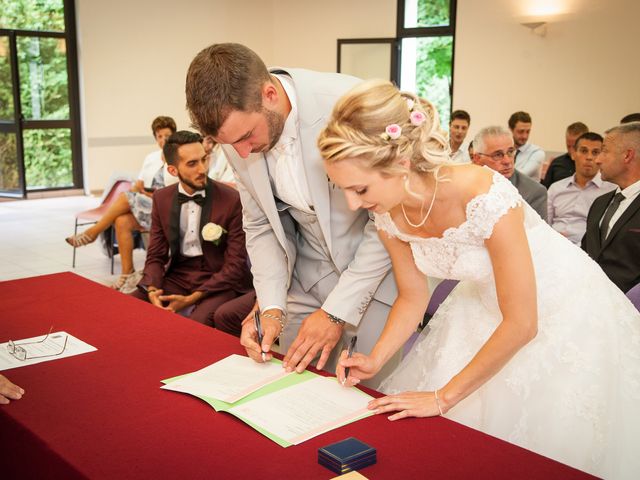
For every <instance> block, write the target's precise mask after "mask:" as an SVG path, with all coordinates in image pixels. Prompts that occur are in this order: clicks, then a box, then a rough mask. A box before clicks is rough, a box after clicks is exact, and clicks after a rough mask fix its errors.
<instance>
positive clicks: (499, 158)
mask: <svg viewBox="0 0 640 480" xmlns="http://www.w3.org/2000/svg"><path fill="white" fill-rule="evenodd" d="M516 151H517V150H516V149H515V148H510V149H509V150H507V151H506V152H503V151H502V150H498V151H497V152H493V153H481V152H476V153H477V154H478V155H484V156H485V157H491V158H492V159H493V160H494V161H496V162H501V161H502V160H504V157H505V155H506V156H507V157H509V158H513V157H515V155H516Z"/></svg>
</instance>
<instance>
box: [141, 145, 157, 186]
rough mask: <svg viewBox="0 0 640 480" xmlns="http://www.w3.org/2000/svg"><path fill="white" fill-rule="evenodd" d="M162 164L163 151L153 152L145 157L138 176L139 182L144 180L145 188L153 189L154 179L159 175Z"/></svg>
mask: <svg viewBox="0 0 640 480" xmlns="http://www.w3.org/2000/svg"><path fill="white" fill-rule="evenodd" d="M162 164H163V161H162V150H156V151H155V152H151V153H150V154H149V155H147V156H146V157H145V159H144V162H142V168H141V169H140V173H139V174H138V180H142V182H143V183H144V186H145V187H147V188H149V187H151V182H152V181H153V177H154V176H155V174H156V173H158V170H160V167H162Z"/></svg>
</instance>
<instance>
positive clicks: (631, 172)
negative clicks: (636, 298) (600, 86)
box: [582, 122, 640, 292]
mask: <svg viewBox="0 0 640 480" xmlns="http://www.w3.org/2000/svg"><path fill="white" fill-rule="evenodd" d="M596 163H597V164H598V165H599V166H600V173H601V175H602V179H603V180H606V181H609V182H611V183H615V184H616V185H617V186H618V188H616V189H615V190H614V191H611V192H609V193H606V194H604V195H602V196H600V197H598V198H596V200H595V201H594V202H593V205H591V209H590V210H589V215H588V216H587V232H586V233H585V235H584V238H583V239H582V248H583V249H584V250H585V251H586V252H587V253H588V254H589V255H590V256H591V258H593V259H594V260H595V261H596V262H598V264H599V265H600V266H601V267H602V270H604V273H606V274H607V276H608V277H609V278H610V279H611V281H612V282H613V283H615V284H616V285H617V286H618V287H619V288H620V289H621V290H622V291H623V292H627V291H629V290H630V289H631V288H632V287H633V286H634V285H636V284H638V283H640V122H632V123H626V124H624V125H619V126H617V127H613V128H611V129H609V130H607V132H606V136H605V138H604V142H603V144H602V153H601V154H600V156H599V157H598V159H597V160H596Z"/></svg>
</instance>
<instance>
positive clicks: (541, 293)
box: [375, 173, 640, 479]
mask: <svg viewBox="0 0 640 480" xmlns="http://www.w3.org/2000/svg"><path fill="white" fill-rule="evenodd" d="M520 204H522V205H524V208H525V229H526V233H527V238H528V240H529V247H530V249H531V254H532V258H533V263H534V267H535V274H536V284H537V301H538V334H537V336H536V337H535V338H534V339H533V340H532V341H531V342H530V343H528V344H527V345H526V346H524V347H523V348H522V349H521V350H520V351H519V352H518V353H517V354H516V355H515V356H514V357H513V358H512V359H511V360H510V361H509V362H508V363H507V364H506V365H505V366H504V367H503V368H502V369H501V370H500V372H498V373H497V374H496V375H495V376H494V377H492V378H491V379H490V380H489V381H487V382H486V383H485V384H484V385H483V386H481V387H480V388H479V389H478V390H477V391H475V392H474V393H472V394H471V395H469V396H468V397H467V398H466V399H464V400H463V401H461V402H460V403H458V404H457V405H455V406H454V407H453V408H452V409H451V410H450V411H449V412H448V413H447V414H446V415H445V417H447V418H449V419H451V420H454V421H456V422H459V423H462V424H464V425H467V426H469V427H472V428H474V429H477V430H480V431H483V432H485V433H488V434H490V435H493V436H496V437H498V438H501V439H503V440H506V441H508V442H511V443H514V444H516V445H520V446H521V447H524V448H527V449H529V450H533V451H534V452H537V453H540V454H542V455H545V456H547V457H551V458H553V459H555V460H558V461H560V462H562V463H565V464H568V465H571V466H573V467H575V468H578V469H580V470H584V471H587V472H589V473H592V474H595V475H598V476H601V477H604V478H612V479H613V478H615V479H617V478H634V479H639V478H640V448H639V447H638V446H637V445H638V444H637V443H636V442H638V441H640V314H639V313H638V311H637V310H636V309H635V308H634V306H633V305H632V304H631V302H630V301H629V300H628V299H627V298H626V296H625V295H624V294H623V293H622V292H621V291H620V290H619V289H618V288H617V287H616V286H615V285H614V284H613V283H611V281H609V279H608V278H607V277H606V275H605V274H604V273H603V272H602V270H601V269H600V267H599V266H598V265H597V264H596V263H595V262H593V261H592V260H591V259H590V258H589V257H588V256H587V254H586V253H584V252H583V251H582V250H580V249H579V248H578V247H576V246H575V245H573V244H572V243H571V242H570V241H569V240H567V239H566V238H564V237H563V236H561V235H560V234H559V233H557V232H556V231H554V230H553V229H552V228H551V227H550V226H548V225H547V224H546V223H545V222H544V221H543V220H542V219H541V218H540V217H539V216H538V214H537V213H535V211H534V210H533V209H531V208H530V207H529V206H528V205H526V203H525V202H524V200H523V199H522V197H520V195H519V194H518V191H517V190H516V189H515V188H514V187H513V186H512V184H511V183H510V182H509V181H508V180H506V179H505V178H504V177H503V176H502V175H500V174H499V173H495V174H494V176H493V183H492V186H491V188H490V189H489V191H488V192H487V193H485V194H482V195H478V196H477V197H475V198H474V199H472V200H471V201H470V202H469V204H468V205H467V208H466V215H467V218H466V221H465V222H464V223H463V224H462V225H460V226H459V227H456V228H450V229H448V230H446V231H445V232H444V234H443V236H442V237H441V238H428V239H425V238H420V237H416V236H412V235H408V234H404V233H402V232H400V231H399V229H398V228H397V226H396V225H395V224H394V223H393V221H392V220H391V217H390V216H389V214H388V213H385V214H383V215H376V218H375V220H376V226H377V227H378V229H381V230H384V231H385V232H386V233H387V234H388V235H390V236H395V237H398V238H399V239H400V240H403V241H405V242H408V243H409V244H410V245H411V249H412V252H413V257H414V261H415V263H416V265H417V266H418V268H419V269H420V270H421V271H422V272H423V273H424V274H425V275H428V276H434V277H438V278H449V279H458V280H460V283H459V284H458V285H457V286H456V288H455V289H454V290H453V291H452V292H451V294H450V295H449V296H448V297H447V299H446V300H445V301H444V302H443V303H442V304H441V305H440V307H439V309H438V311H437V312H436V314H435V315H434V317H433V318H432V319H431V321H430V322H429V328H428V329H426V330H428V333H426V334H425V333H424V332H423V334H421V336H420V337H419V339H418V340H417V341H416V343H415V344H414V347H413V349H412V351H411V352H410V353H409V355H408V356H407V357H406V358H405V359H404V360H403V362H402V364H401V365H400V366H399V367H398V368H397V369H396V371H395V372H394V373H393V374H392V375H391V376H390V377H389V378H388V379H387V380H386V381H385V382H384V383H383V384H382V385H381V387H380V389H381V390H382V391H383V392H385V393H388V394H390V393H399V392H403V391H415V390H418V391H433V390H435V389H436V388H441V387H443V386H444V385H445V384H446V383H447V382H448V381H449V380H450V379H451V378H452V377H453V376H454V375H455V374H456V373H458V372H459V371H460V370H462V369H463V368H464V367H465V365H467V363H468V362H469V361H470V360H471V359H472V358H473V356H474V355H475V354H476V352H477V351H478V350H479V349H480V348H481V346H482V345H483V344H484V342H485V341H486V340H487V339H488V338H489V336H490V335H491V334H492V332H493V331H494V329H495V328H496V327H497V326H498V324H499V323H500V321H501V318H502V315H501V312H500V309H499V307H498V303H497V299H496V288H495V282H494V276H493V270H492V267H491V261H490V258H489V253H488V251H487V249H486V248H485V246H484V240H485V239H487V238H489V237H490V236H491V234H492V230H493V227H494V225H495V224H496V223H497V221H498V220H499V219H500V217H501V216H502V215H504V214H505V213H506V212H507V211H508V210H509V209H510V208H512V207H515V206H517V205H520ZM639 254H640V252H639Z"/></svg>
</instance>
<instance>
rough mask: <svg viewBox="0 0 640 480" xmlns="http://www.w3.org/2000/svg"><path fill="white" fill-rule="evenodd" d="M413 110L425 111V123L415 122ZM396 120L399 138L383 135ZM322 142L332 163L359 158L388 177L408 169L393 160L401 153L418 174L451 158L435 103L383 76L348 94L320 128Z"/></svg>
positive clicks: (431, 169) (322, 151) (322, 153)
mask: <svg viewBox="0 0 640 480" xmlns="http://www.w3.org/2000/svg"><path fill="white" fill-rule="evenodd" d="M411 103H412V104H413V108H412V110H410V104H411ZM411 111H414V112H415V111H419V112H422V113H423V114H424V116H425V120H424V122H422V124H420V125H417V126H416V125H414V124H413V123H411V118H410V115H411ZM392 124H396V125H398V126H399V127H400V128H401V130H402V133H401V135H400V137H399V138H397V139H392V138H390V137H389V136H388V135H385V129H386V127H387V126H388V125H392ZM318 147H319V149H320V153H321V155H322V157H323V158H324V160H325V161H327V162H329V163H333V162H339V161H342V160H346V159H358V160H360V161H361V162H363V164H364V165H365V166H366V167H368V168H372V169H375V170H380V172H381V173H382V174H384V175H389V176H391V175H402V174H406V173H407V172H406V170H405V169H404V168H403V167H401V166H400V165H399V164H398V163H397V162H396V161H395V160H396V159H398V158H406V159H408V160H409V161H410V169H411V170H412V171H414V172H417V173H427V172H433V173H434V174H437V170H438V169H439V168H440V166H441V165H443V164H446V163H449V143H448V142H447V140H446V138H445V136H444V134H443V133H442V131H441V130H440V121H439V118H438V112H437V111H436V109H435V107H434V106H433V105H432V104H431V103H430V102H429V101H427V100H424V99H421V98H419V97H417V96H416V95H414V94H412V93H408V92H401V91H399V90H398V89H397V88H396V87H395V86H394V85H393V84H392V83H391V82H388V81H385V80H368V81H365V82H363V83H361V84H359V85H357V86H356V87H354V88H353V89H351V90H350V91H349V92H348V93H347V94H346V95H344V96H343V97H342V98H341V99H340V100H339V101H338V103H337V104H336V105H335V107H334V109H333V112H332V114H331V119H330V120H329V123H328V124H327V126H326V127H325V128H324V130H323V131H322V132H321V133H320V137H319V138H318Z"/></svg>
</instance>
